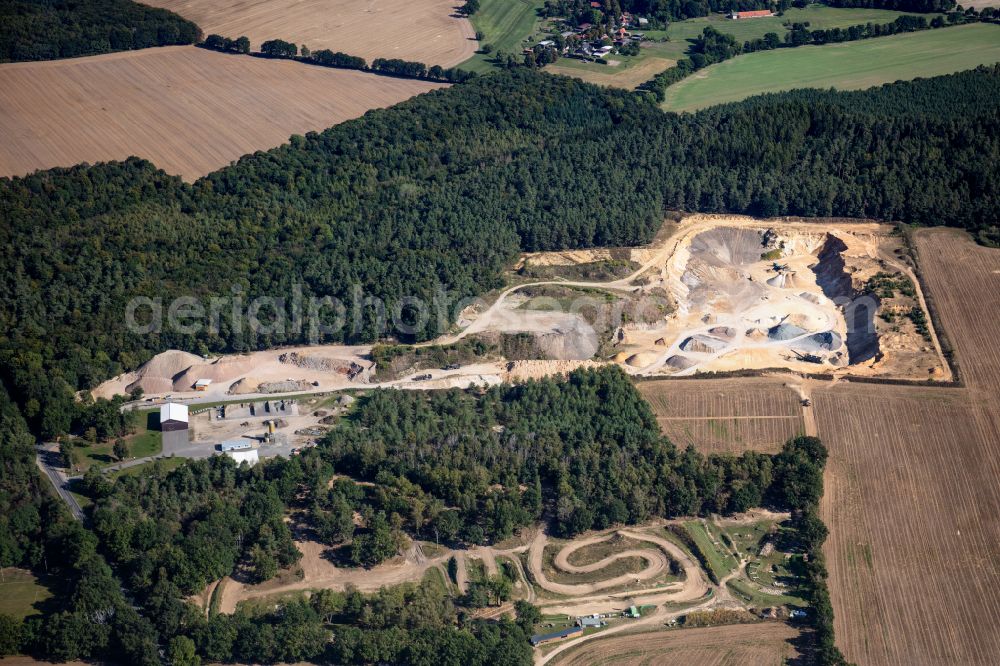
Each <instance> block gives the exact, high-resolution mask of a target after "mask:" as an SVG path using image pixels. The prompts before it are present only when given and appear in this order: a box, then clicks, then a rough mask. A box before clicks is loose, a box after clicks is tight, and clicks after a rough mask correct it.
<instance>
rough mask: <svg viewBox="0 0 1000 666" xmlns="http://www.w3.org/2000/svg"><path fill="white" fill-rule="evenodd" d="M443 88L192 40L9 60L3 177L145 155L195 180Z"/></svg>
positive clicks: (0, 91)
mask: <svg viewBox="0 0 1000 666" xmlns="http://www.w3.org/2000/svg"><path fill="white" fill-rule="evenodd" d="M438 87H440V85H438V84H434V83H428V82H425V81H413V80H408V79H397V78H390V77H384V76H375V75H372V74H364V73H362V72H354V71H348V70H339V69H330V68H326V67H313V66H309V65H303V64H300V63H296V62H290V61H277V60H264V59H261V58H251V57H247V56H234V55H225V54H222V53H215V52H212V51H206V50H204V49H198V48H195V47H193V46H177V47H164V48H154V49H144V50H141V51H127V52H124V53H112V54H108V55H101V56H93V57H88V58H72V59H68V60H56V61H49V62H29V63H12V64H4V65H0V136H3V137H4V140H3V143H2V145H0V176H19V175H24V174H27V173H30V172H32V171H34V170H36V169H48V168H52V167H56V166H72V165H74V164H78V163H80V162H89V163H94V162H101V161H108V160H121V159H125V158H126V157H129V156H132V155H136V156H139V157H143V158H146V159H148V160H150V161H152V162H153V163H154V164H155V165H156V166H158V167H160V168H162V169H164V170H165V171H167V173H171V174H178V175H180V176H182V177H184V178H185V179H186V180H195V179H196V178H198V177H199V176H203V175H205V174H207V173H209V172H211V171H214V170H216V169H218V168H220V167H223V166H226V165H227V164H229V163H230V162H232V161H234V160H236V159H238V158H239V157H240V156H242V155H246V154H248V153H252V152H254V151H256V150H266V149H268V148H273V147H274V146H277V145H280V144H282V143H285V142H286V141H288V137H289V136H290V135H292V134H304V133H306V132H309V131H316V130H323V129H326V128H327V127H330V126H332V125H336V124H337V123H340V122H343V121H345V120H349V119H351V118H357V117H359V116H361V115H362V114H364V113H365V112H366V111H368V110H369V109H374V108H380V107H386V106H391V105H393V104H396V103H398V102H401V101H403V100H405V99H408V98H410V97H413V96H414V95H418V94H420V93H423V92H426V91H428V90H433V89H435V88H438Z"/></svg>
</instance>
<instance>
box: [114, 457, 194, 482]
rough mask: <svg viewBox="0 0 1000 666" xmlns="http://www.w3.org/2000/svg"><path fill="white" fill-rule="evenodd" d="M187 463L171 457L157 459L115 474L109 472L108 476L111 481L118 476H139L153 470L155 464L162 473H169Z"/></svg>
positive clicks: (181, 459)
mask: <svg viewBox="0 0 1000 666" xmlns="http://www.w3.org/2000/svg"><path fill="white" fill-rule="evenodd" d="M187 461H188V459H187V458H179V457H176V456H174V457H171V458H157V459H156V460H150V461H149V462H145V463H142V464H141V465H136V466H135V467H129V468H126V469H123V470H120V471H117V472H111V473H110V476H111V478H112V479H117V478H118V477H120V476H139V475H140V474H143V473H144V472H148V471H150V470H151V469H153V466H154V465H156V464H159V465H160V469H162V470H163V472H164V473H166V472H170V471H172V470H175V469H177V468H178V467H180V466H181V465H183V464H184V463H186V462H187Z"/></svg>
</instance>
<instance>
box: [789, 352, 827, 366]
mask: <svg viewBox="0 0 1000 666" xmlns="http://www.w3.org/2000/svg"><path fill="white" fill-rule="evenodd" d="M792 353H793V354H795V357H796V358H798V359H799V360H800V361H805V362H806V363H822V362H823V357H822V356H817V355H816V354H809V353H804V352H800V351H798V350H795V349H793V350H792Z"/></svg>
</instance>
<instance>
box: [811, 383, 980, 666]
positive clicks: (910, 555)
mask: <svg viewBox="0 0 1000 666" xmlns="http://www.w3.org/2000/svg"><path fill="white" fill-rule="evenodd" d="M813 395H814V405H815V409H816V418H817V424H818V427H819V433H820V437H821V438H822V440H823V442H824V443H825V444H826V447H827V449H828V450H829V452H830V460H829V462H828V463H827V470H828V471H827V474H826V488H825V493H824V496H823V501H822V507H821V515H822V518H823V520H824V522H825V523H826V525H827V527H828V528H829V530H830V539H829V541H828V542H827V544H826V546H825V552H826V555H827V560H828V561H827V565H828V567H829V570H830V593H831V597H832V601H833V606H834V612H835V615H834V617H835V629H836V636H837V644H838V646H839V647H840V648H841V650H843V651H844V653H845V656H846V657H847V658H848V660H850V661H852V662H856V663H859V664H899V665H903V664H932V663H936V664H942V663H949V664H959V663H962V664H988V663H995V656H996V654H997V652H998V651H1000V635H998V634H997V632H996V631H994V630H993V629H992V628H991V627H990V626H989V623H988V622H987V623H984V618H990V617H995V616H996V615H997V614H998V613H1000V572H998V570H997V567H996V561H997V556H998V554H1000V552H998V545H997V544H1000V523H998V522H997V520H996V516H997V511H998V509H1000V481H998V479H1000V465H998V460H1000V457H998V455H997V450H996V447H997V445H998V443H1000V442H998V440H997V438H996V437H995V436H994V438H993V439H986V438H984V437H983V436H982V435H981V433H980V432H979V429H978V428H977V423H976V419H975V414H974V412H973V410H972V408H970V407H969V406H968V405H967V404H966V402H967V401H966V395H965V392H964V391H961V390H950V389H924V388H911V387H889V386H862V385H847V384H841V385H838V386H836V387H833V388H828V389H825V390H822V391H816V392H814V393H813Z"/></svg>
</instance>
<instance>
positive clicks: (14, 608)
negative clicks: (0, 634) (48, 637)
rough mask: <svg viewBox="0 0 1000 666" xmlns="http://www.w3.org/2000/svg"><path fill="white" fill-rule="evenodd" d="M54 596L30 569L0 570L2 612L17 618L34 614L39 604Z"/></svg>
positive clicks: (0, 606) (6, 568) (0, 609)
mask: <svg viewBox="0 0 1000 666" xmlns="http://www.w3.org/2000/svg"><path fill="white" fill-rule="evenodd" d="M51 596H52V592H50V591H49V589H48V588H47V587H45V586H44V585H42V584H41V583H39V581H38V579H37V578H35V577H34V576H33V575H32V574H31V572H30V571H26V570H24V569H16V568H13V567H5V568H4V569H2V570H0V613H3V614H5V615H10V616H13V617H17V618H24V617H27V616H29V615H33V614H34V613H35V612H36V611H37V610H38V609H37V605H38V604H40V603H41V602H43V601H45V600H46V599H48V598H50V597H51Z"/></svg>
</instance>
